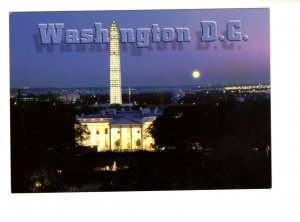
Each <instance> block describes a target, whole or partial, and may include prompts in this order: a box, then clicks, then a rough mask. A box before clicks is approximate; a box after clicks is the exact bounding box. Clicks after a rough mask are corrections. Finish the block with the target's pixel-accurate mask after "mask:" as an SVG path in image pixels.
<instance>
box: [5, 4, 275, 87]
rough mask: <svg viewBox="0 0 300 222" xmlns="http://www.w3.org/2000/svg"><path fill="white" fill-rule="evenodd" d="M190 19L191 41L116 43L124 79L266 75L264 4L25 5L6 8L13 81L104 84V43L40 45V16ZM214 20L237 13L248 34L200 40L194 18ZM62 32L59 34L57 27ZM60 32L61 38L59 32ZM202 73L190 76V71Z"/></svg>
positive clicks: (125, 24)
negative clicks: (51, 8)
mask: <svg viewBox="0 0 300 222" xmlns="http://www.w3.org/2000/svg"><path fill="white" fill-rule="evenodd" d="M113 19H115V20H116V22H117V24H118V26H119V28H132V29H134V30H135V29H137V28H151V26H152V24H158V25H159V26H160V28H165V27H173V28H176V27H189V28H190V31H191V32H190V33H191V39H192V40H191V42H185V43H181V44H178V43H176V42H175V43H161V44H158V43H151V46H150V47H148V48H138V47H137V46H136V43H122V44H121V45H120V48H121V73H122V85H123V86H176V85H201V84H217V83H219V84H240V83H269V82H270V52H269V51H270V48H269V47H270V44H269V11H268V9H224V10H154V11H98V12H97V11H89V12H26V13H20V12H18V13H12V14H11V15H10V76H11V79H10V81H11V82H10V83H11V88H18V87H23V86H29V87H92V86H93V87H99V86H101V87H103V86H108V85H109V44H94V43H93V44H65V43H61V44H58V45H42V44H41V39H40V34H39V30H38V24H39V23H64V25H65V29H64V30H66V29H68V28H72V29H74V28H75V29H79V30H80V29H83V28H86V29H88V28H92V29H93V28H94V23H95V22H101V23H102V26H103V28H107V29H109V26H110V25H111V22H112V20H113ZM203 20H214V21H216V22H217V24H218V34H219V35H220V34H222V32H223V31H225V28H226V22H227V21H228V20H241V22H242V27H241V29H240V30H237V31H241V32H242V34H247V35H248V36H249V40H248V41H240V42H234V43H232V42H227V43H226V45H225V47H224V45H222V42H220V41H218V40H217V41H216V42H213V43H209V44H207V43H205V44H203V43H201V41H200V31H201V26H200V22H201V21H203ZM63 36H64V35H63ZM63 40H64V39H63ZM194 70H199V71H200V72H201V77H200V78H198V79H194V78H193V77H192V72H193V71H194Z"/></svg>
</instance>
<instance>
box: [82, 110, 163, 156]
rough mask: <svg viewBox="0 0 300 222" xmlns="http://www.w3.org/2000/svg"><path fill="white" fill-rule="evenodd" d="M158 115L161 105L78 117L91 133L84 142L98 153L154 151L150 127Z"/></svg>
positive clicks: (105, 111)
mask: <svg viewBox="0 0 300 222" xmlns="http://www.w3.org/2000/svg"><path fill="white" fill-rule="evenodd" d="M158 115H160V113H159V112H158V109H157V108H155V109H154V110H150V109H149V108H145V109H140V110H137V111H116V110H115V109H106V110H102V111H101V114H100V113H99V114H92V115H82V116H81V117H77V120H78V121H79V122H80V123H81V124H83V125H86V126H87V128H88V130H89V132H90V138H89V139H88V140H86V141H84V142H83V145H84V146H87V147H91V148H96V149H97V151H98V152H104V151H118V152H122V151H137V150H147V151H154V148H153V143H154V140H153V138H152V137H151V136H150V135H149V133H148V132H147V129H148V127H149V126H150V125H151V124H152V122H153V121H154V120H155V119H156V117H157V116H158Z"/></svg>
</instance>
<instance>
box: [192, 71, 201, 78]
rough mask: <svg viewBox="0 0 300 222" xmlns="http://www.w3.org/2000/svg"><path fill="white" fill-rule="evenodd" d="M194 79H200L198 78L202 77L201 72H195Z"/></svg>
mask: <svg viewBox="0 0 300 222" xmlns="http://www.w3.org/2000/svg"><path fill="white" fill-rule="evenodd" d="M193 77H194V78H195V79H198V78H199V77H200V72H199V71H194V72H193Z"/></svg>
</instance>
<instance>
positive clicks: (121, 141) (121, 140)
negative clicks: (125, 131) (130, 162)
mask: <svg viewBox="0 0 300 222" xmlns="http://www.w3.org/2000/svg"><path fill="white" fill-rule="evenodd" d="M120 149H121V151H122V128H120Z"/></svg>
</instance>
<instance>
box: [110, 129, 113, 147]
mask: <svg viewBox="0 0 300 222" xmlns="http://www.w3.org/2000/svg"><path fill="white" fill-rule="evenodd" d="M111 141H112V134H111V127H109V148H110V150H111V151H113V147H112V145H111V144H112V143H111Z"/></svg>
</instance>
